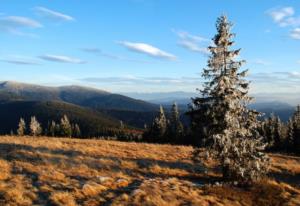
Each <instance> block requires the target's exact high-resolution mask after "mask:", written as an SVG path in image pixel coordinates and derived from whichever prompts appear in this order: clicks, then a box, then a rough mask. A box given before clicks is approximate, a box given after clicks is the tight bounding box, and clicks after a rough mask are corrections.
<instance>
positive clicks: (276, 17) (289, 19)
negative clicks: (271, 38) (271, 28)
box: [267, 7, 300, 40]
mask: <svg viewBox="0 0 300 206" xmlns="http://www.w3.org/2000/svg"><path fill="white" fill-rule="evenodd" d="M267 14H269V15H270V16H271V18H272V19H273V21H274V22H275V23H276V24H278V25H279V26H280V27H292V28H293V29H292V30H291V31H290V33H289V36H290V37H291V38H292V39H295V40H300V16H295V9H294V8H293V7H281V8H273V9H271V10H269V11H267Z"/></svg>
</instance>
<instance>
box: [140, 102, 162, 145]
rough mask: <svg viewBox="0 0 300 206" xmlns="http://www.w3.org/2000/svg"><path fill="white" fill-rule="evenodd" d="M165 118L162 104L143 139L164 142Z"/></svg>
mask: <svg viewBox="0 0 300 206" xmlns="http://www.w3.org/2000/svg"><path fill="white" fill-rule="evenodd" d="M166 130H167V119H166V116H165V112H164V109H163V107H162V106H160V108H159V113H158V115H157V116H156V117H155V118H154V120H153V122H152V125H151V126H150V128H149V129H148V130H147V131H146V132H145V133H144V135H143V136H144V139H145V140H146V141H150V142H166V141H167V140H166Z"/></svg>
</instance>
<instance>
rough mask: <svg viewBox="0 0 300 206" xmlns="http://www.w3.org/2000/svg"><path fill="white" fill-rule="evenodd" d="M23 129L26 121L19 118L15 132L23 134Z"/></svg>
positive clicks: (24, 129)
mask: <svg viewBox="0 0 300 206" xmlns="http://www.w3.org/2000/svg"><path fill="white" fill-rule="evenodd" d="M25 131H26V123H25V121H24V119H23V118H20V121H19V124H18V130H17V134H18V135H19V136H23V135H24V134H25Z"/></svg>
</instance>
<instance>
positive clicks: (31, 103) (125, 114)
mask: <svg viewBox="0 0 300 206" xmlns="http://www.w3.org/2000/svg"><path fill="white" fill-rule="evenodd" d="M195 96H197V95H196V93H187V92H171V93H123V94H115V93H110V92H107V91H104V90H100V89H95V88H89V87H82V86H61V87H47V86H40V85H33V84H26V83H19V82H12V81H4V82H0V113H1V115H0V123H1V125H2V129H0V133H2V134H3V133H8V132H9V131H10V130H11V129H13V130H15V129H16V127H17V123H18V120H19V118H20V117H24V118H25V120H27V121H29V119H30V116H33V115H35V116H36V117H37V118H38V119H39V121H41V123H42V125H44V126H46V125H47V124H48V122H49V121H50V120H55V121H59V119H60V118H61V116H62V115H64V114H66V115H68V116H69V118H70V120H71V121H72V122H74V123H78V124H79V125H80V127H81V128H82V131H83V132H84V133H85V135H86V136H96V135H100V134H102V133H103V131H106V130H107V129H118V128H119V127H120V121H122V122H123V123H125V124H126V125H127V127H128V128H143V127H144V125H145V124H150V123H151V121H152V120H153V118H154V117H155V115H156V114H157V111H158V108H159V105H163V106H164V107H165V109H166V113H167V115H168V111H169V110H170V105H171V104H172V103H173V102H174V101H175V102H177V103H178V105H179V109H180V111H181V114H184V112H185V111H186V110H187V108H188V107H187V104H188V103H190V102H191V97H195ZM250 107H252V108H254V109H256V110H258V111H260V112H263V113H265V117H267V116H269V115H270V114H271V113H275V114H276V115H279V116H280V117H281V119H282V120H283V121H287V120H288V118H289V117H290V115H291V114H292V113H293V111H294V107H293V106H291V105H290V104H288V103H284V102H280V101H275V100H274V101H259V102H257V103H255V104H252V105H250ZM182 119H183V120H184V121H185V122H188V121H187V118H186V117H184V115H182Z"/></svg>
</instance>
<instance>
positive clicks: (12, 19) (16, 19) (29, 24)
mask: <svg viewBox="0 0 300 206" xmlns="http://www.w3.org/2000/svg"><path fill="white" fill-rule="evenodd" d="M41 27H43V25H42V24H41V23H39V22H38V21H35V20H33V19H30V18H27V17H23V16H4V17H0V31H2V32H8V33H12V34H16V35H27V36H33V35H32V34H27V33H23V32H21V29H26V28H30V29H36V28H41Z"/></svg>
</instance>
